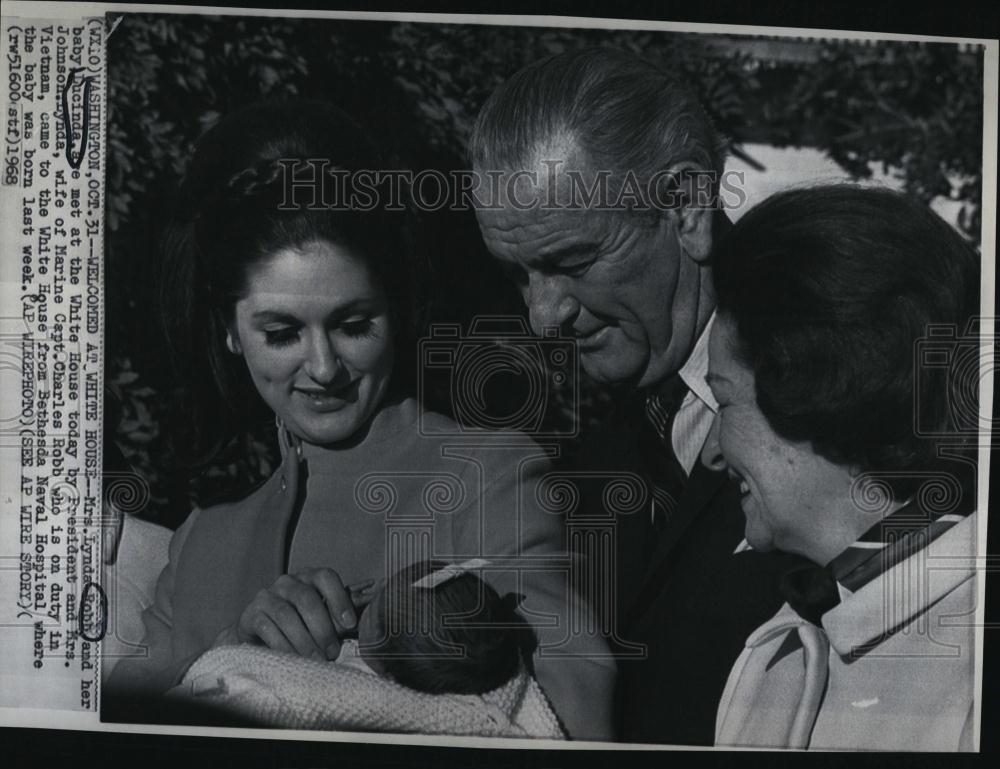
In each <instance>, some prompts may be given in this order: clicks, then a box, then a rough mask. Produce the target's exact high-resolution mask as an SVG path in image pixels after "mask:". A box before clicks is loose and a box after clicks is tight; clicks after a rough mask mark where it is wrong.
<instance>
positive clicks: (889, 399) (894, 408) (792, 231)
mask: <svg viewBox="0 0 1000 769" xmlns="http://www.w3.org/2000/svg"><path fill="white" fill-rule="evenodd" d="M713 261H714V265H713V276H714V283H715V288H716V291H717V295H718V306H719V311H720V313H723V314H725V315H727V316H729V317H731V318H732V319H733V320H734V321H735V326H736V330H737V334H738V349H737V350H735V351H734V352H735V353H736V354H737V356H738V358H740V359H741V360H742V361H743V362H744V363H746V364H747V365H748V366H749V367H750V368H751V369H752V370H753V373H754V375H755V379H756V387H757V403H758V405H759V406H760V409H761V411H762V412H763V413H764V415H765V416H766V417H767V419H768V421H769V422H770V424H771V426H772V427H773V428H774V430H775V431H776V432H777V433H778V434H779V435H782V436H784V437H785V438H787V439H789V440H797V441H809V442H811V443H812V445H813V447H814V449H815V450H816V451H817V453H819V454H821V455H822V456H825V457H826V458H828V459H830V460H831V461H834V462H837V463H840V464H844V465H849V466H852V467H855V468H857V469H858V470H860V471H869V472H878V473H883V474H885V477H886V481H887V483H888V485H889V486H890V488H892V490H893V493H894V496H896V497H897V498H905V497H906V496H908V495H910V494H912V493H913V491H914V490H915V487H916V486H917V485H919V483H920V482H921V478H920V475H919V474H920V473H926V472H927V471H930V470H932V469H933V468H935V467H937V466H938V465H939V464H940V462H939V458H938V451H937V450H938V446H939V444H940V442H941V437H942V436H946V438H947V440H948V441H949V442H950V443H952V444H955V443H961V441H962V433H963V427H962V425H961V424H960V422H961V418H960V416H961V415H960V414H958V413H957V412H958V411H960V410H969V409H973V410H975V409H976V403H970V402H968V399H969V390H968V388H966V389H965V391H964V392H963V393H961V394H960V393H958V392H957V391H956V387H955V382H954V381H953V380H952V377H950V376H949V372H948V371H946V370H943V369H942V370H931V369H929V368H927V367H922V365H921V360H920V357H919V356H918V355H917V353H918V351H919V349H920V346H921V343H922V342H921V340H923V339H925V338H926V335H927V333H928V330H929V329H930V328H931V327H932V326H935V327H937V328H938V329H940V328H941V327H942V326H944V327H946V328H948V329H951V331H952V332H953V334H954V338H955V342H954V344H955V346H956V351H958V347H959V346H960V345H961V344H963V341H962V339H963V335H964V334H965V333H967V331H968V329H969V328H970V326H969V323H970V321H971V320H972V318H974V316H975V314H976V312H977V309H978V299H979V273H978V259H977V256H976V253H975V252H974V251H973V249H972V248H971V247H970V246H969V245H968V244H967V243H966V242H965V241H964V240H963V239H962V237H961V236H959V235H958V234H957V233H956V232H955V231H954V230H953V229H952V228H951V227H950V226H949V225H948V224H947V223H946V222H944V221H943V220H942V219H941V218H939V217H938V216H937V215H936V214H934V213H933V212H932V211H930V210H929V209H928V208H927V207H926V206H925V205H923V204H922V203H920V202H918V201H916V200H913V199H911V198H910V197H908V196H906V195H904V194H902V193H897V192H893V191H890V190H886V189H877V188H864V187H859V186H853V185H831V186H826V187H815V188H809V189H794V190H789V191H786V192H782V193H779V194H777V195H775V196H773V197H771V198H769V199H768V200H766V201H765V202H763V203H762V204H760V205H759V206H757V207H756V208H754V209H752V210H751V211H750V212H749V213H747V214H746V216H744V217H743V218H742V219H741V220H740V221H739V222H738V223H737V224H736V225H735V227H734V228H733V229H732V230H731V231H730V232H729V233H727V235H726V236H725V237H724V238H723V239H722V240H721V241H720V242H719V243H718V245H717V248H716V250H715V252H714V254H713ZM938 339H940V338H938ZM944 368H947V367H944ZM951 373H954V372H951ZM972 373H973V374H974V375H975V376H976V379H977V380H978V374H977V373H976V372H975V371H973V372H972ZM972 394H973V395H972V398H973V400H974V399H975V386H974V385H973V387H972ZM959 395H962V396H964V397H965V398H966V402H964V403H957V402H956V399H957V398H958V397H959Z"/></svg>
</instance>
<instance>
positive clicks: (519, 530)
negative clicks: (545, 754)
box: [109, 102, 614, 739]
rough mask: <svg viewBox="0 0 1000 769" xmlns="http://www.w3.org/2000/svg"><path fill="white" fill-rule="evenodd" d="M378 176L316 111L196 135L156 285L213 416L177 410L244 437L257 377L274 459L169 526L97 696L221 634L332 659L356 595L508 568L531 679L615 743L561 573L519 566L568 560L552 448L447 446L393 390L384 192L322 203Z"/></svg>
mask: <svg viewBox="0 0 1000 769" xmlns="http://www.w3.org/2000/svg"><path fill="white" fill-rule="evenodd" d="M378 168H379V159H378V157H377V154H376V153H375V151H374V150H373V148H372V147H371V146H370V145H369V143H368V141H367V140H366V138H365V136H364V134H363V133H362V131H361V130H360V129H359V128H358V127H357V126H356V125H355V124H354V123H353V122H352V121H351V120H350V119H349V118H347V117H346V116H345V115H344V114H343V113H341V112H340V111H338V110H337V109H335V108H333V107H332V106H329V105H325V104H322V103H317V102H286V103H278V104H260V105H256V106H252V107H249V108H246V109H244V110H242V111H240V112H238V113H235V114H233V115H230V116H229V117H227V118H226V119H224V120H223V121H222V122H221V123H219V124H218V125H217V126H215V127H214V128H213V129H212V130H210V131H209V132H208V133H207V134H206V135H205V136H204V137H203V139H202V140H201V141H200V143H199V146H198V148H197V151H196V153H195V155H194V158H193V160H192V163H191V167H190V171H189V173H188V176H187V178H186V180H185V182H184V185H183V188H182V190H181V195H180V199H181V206H180V209H179V211H178V213H177V215H176V217H175V221H174V222H173V223H172V225H171V228H170V234H169V237H168V244H169V252H170V254H171V264H172V265H173V266H172V267H171V269H170V270H168V275H167V277H168V284H169V285H168V286H167V287H166V294H167V296H169V297H172V299H171V301H170V303H169V304H168V307H169V308H170V316H171V317H170V318H169V320H170V321H171V322H170V328H171V329H172V332H171V335H170V336H171V339H172V340H173V341H174V343H175V344H174V346H175V347H185V346H186V347H188V348H189V349H190V350H193V351H194V352H195V353H198V352H200V353H201V355H202V362H201V364H200V365H198V366H193V367H190V369H189V370H188V374H189V376H190V378H191V380H192V383H193V384H192V391H193V392H195V393H200V394H201V398H200V402H201V403H206V402H207V404H208V408H207V410H204V409H203V410H202V411H199V412H196V413H195V412H193V413H192V414H191V417H190V418H191V419H194V420H204V422H205V423H206V424H207V423H208V422H209V421H211V420H215V421H217V422H219V423H221V424H226V423H229V424H231V425H235V426H236V427H239V420H240V419H241V418H245V417H243V416H242V415H243V413H244V412H243V411H242V408H241V404H243V402H244V401H245V400H246V398H245V397H244V395H242V394H241V393H243V392H245V390H241V389H240V388H241V387H242V388H245V387H246V385H247V383H250V384H251V385H252V387H253V390H255V391H256V393H257V394H259V396H260V398H261V399H263V401H264V403H266V404H267V406H268V407H269V408H270V409H271V410H272V411H273V412H274V414H275V417H276V419H277V424H278V434H279V443H280V446H281V450H282V463H281V466H280V467H279V468H278V470H277V471H276V472H275V473H274V474H273V475H272V476H271V478H270V479H269V480H268V481H267V482H266V483H264V484H263V485H262V486H261V487H260V488H258V489H257V490H256V491H254V492H253V493H251V494H250V495H249V496H248V497H246V498H245V499H242V500H240V501H238V502H235V503H231V504H224V505H218V506H214V507H210V508H207V509H198V510H195V511H194V512H192V513H191V515H190V517H189V518H188V519H187V520H186V522H185V523H184V524H183V526H181V528H180V529H179V530H178V531H177V532H176V534H175V535H174V537H173V541H172V543H171V546H170V562H169V564H168V566H167V567H166V568H165V569H164V571H163V573H162V574H161V576H160V579H159V582H158V585H157V589H156V599H155V602H154V604H153V605H152V606H151V607H150V608H149V609H148V610H147V611H146V613H145V615H144V624H145V629H146V638H145V641H144V643H145V645H146V646H148V657H147V658H145V659H139V660H135V661H132V660H123V661H122V662H121V663H120V664H119V665H118V667H117V668H116V669H115V670H114V672H113V674H112V678H111V681H110V687H109V689H110V690H111V691H112V692H114V691H118V692H119V693H122V694H130V695H132V696H135V695H139V694H144V693H146V694H155V693H159V692H163V691H165V690H166V689H167V688H169V687H170V686H171V685H173V684H174V683H176V682H177V681H178V680H179V679H180V677H181V676H182V675H183V673H184V671H185V670H186V669H187V667H188V666H189V665H190V664H191V662H192V661H193V660H194V659H195V658H197V657H198V656H199V655H200V654H202V653H203V652H204V651H206V650H207V649H209V648H211V647H213V646H215V645H221V644H231V643H240V642H245V643H255V644H262V645H265V646H268V647H270V648H273V649H278V650H283V651H287V652H293V653H296V654H300V655H303V656H307V657H312V658H314V659H335V658H336V657H337V654H338V652H339V647H340V639H341V638H343V637H344V636H345V635H350V634H352V633H353V632H355V625H356V621H357V616H356V610H355V605H354V600H356V598H355V599H354V600H352V593H356V592H357V589H358V588H359V586H361V587H363V586H365V585H367V584H370V583H372V582H373V581H375V580H379V579H383V578H385V577H387V576H388V575H389V574H392V573H394V572H396V571H398V570H399V569H400V568H403V567H405V566H407V565H409V564H410V563H413V562H416V561H419V560H422V559H425V558H429V557H432V556H433V557H437V558H444V559H457V560H464V559H466V558H469V557H473V556H475V557H483V558H487V559H490V560H491V561H493V562H500V563H503V561H504V559H505V558H506V559H507V563H508V567H507V568H504V567H498V568H497V569H496V570H494V571H489V572H484V575H483V576H484V578H485V579H487V580H488V581H490V582H491V583H492V584H493V586H494V587H495V589H496V590H497V591H498V592H499V593H500V594H505V593H507V592H512V591H514V592H517V593H521V594H524V595H525V600H524V602H523V603H522V604H521V613H522V614H523V615H524V616H525V618H526V619H527V620H528V621H529V622H530V623H532V624H533V625H535V628H536V632H537V633H538V637H539V648H540V649H544V647H545V645H546V643H548V644H549V645H550V646H552V645H555V644H558V643H560V642H561V641H563V640H564V639H565V641H566V642H565V643H563V644H562V646H561V651H562V652H563V654H562V655H561V656H550V657H544V656H537V655H536V656H537V659H536V660H535V670H536V675H537V677H538V680H539V683H540V684H541V686H542V687H543V689H544V690H545V692H546V694H547V695H548V697H549V698H550V700H551V702H552V704H553V706H554V708H555V710H556V712H557V714H558V715H559V717H560V718H561V719H562V721H563V724H564V726H565V727H566V729H567V731H568V733H569V734H570V736H571V737H576V738H591V739H600V738H604V739H606V738H609V737H610V736H611V735H610V733H609V728H610V727H609V724H610V722H611V719H610V709H611V699H612V688H613V682H614V667H613V664H611V663H609V661H608V660H607V658H606V647H605V644H604V642H603V640H602V639H601V638H599V637H598V636H596V635H586V634H584V635H579V634H577V635H571V634H569V632H568V631H567V628H568V627H569V625H568V622H569V618H570V615H571V613H572V612H574V611H584V607H582V606H581V605H580V602H579V600H578V599H577V598H576V596H575V594H574V593H572V591H571V590H570V589H569V587H568V584H569V583H568V581H567V579H566V577H565V575H560V574H559V573H558V572H557V571H552V570H547V571H543V570H538V569H532V568H530V563H531V560H532V559H533V558H537V557H539V556H545V557H549V556H555V557H562V558H565V556H566V548H565V544H564V538H565V537H564V531H563V522H562V521H561V520H560V519H559V518H558V517H557V516H553V515H551V514H548V513H545V512H543V511H542V510H541V509H540V508H539V507H538V503H537V502H536V497H535V491H536V488H535V487H536V484H537V483H538V481H539V479H540V477H541V475H542V474H544V472H545V471H546V469H547V460H546V454H545V452H544V451H543V450H542V449H541V448H539V447H538V446H537V445H535V444H533V443H531V442H530V440H528V439H524V440H523V441H520V442H519V444H518V446H517V447H514V448H512V447H510V446H509V445H507V446H505V447H504V446H496V445H492V444H491V443H490V441H489V440H488V439H487V440H483V439H480V440H477V441H475V442H474V444H472V445H470V444H469V443H468V442H465V443H463V442H462V441H461V440H459V439H457V438H456V439H452V438H447V437H440V436H448V435H451V436H457V435H460V432H461V431H460V430H459V429H458V428H457V426H456V425H453V424H451V423H449V422H448V420H446V419H445V418H444V417H441V416H437V415H433V414H421V409H420V407H419V406H418V404H417V402H416V401H415V400H414V399H413V398H412V397H409V395H408V393H409V392H410V391H411V390H412V388H413V384H412V383H413V370H412V363H413V360H414V358H415V350H416V347H415V336H416V329H417V326H416V323H415V320H414V312H413V306H414V290H413V279H412V268H411V267H410V265H409V264H408V254H407V251H406V249H405V247H404V245H403V238H402V237H401V229H400V225H399V224H398V223H397V222H396V221H395V220H394V217H398V216H399V214H398V213H394V212H393V211H392V210H387V208H389V207H388V206H386V205H385V202H386V201H384V200H381V199H379V196H378V193H379V190H377V189H376V190H375V191H374V192H375V194H373V195H370V196H369V199H368V203H367V204H365V205H363V206H362V208H361V209H359V208H356V209H354V210H351V209H349V208H348V207H347V206H346V205H345V198H344V197H343V196H342V195H341V196H340V197H338V196H337V194H336V191H335V190H336V188H337V184H339V182H338V179H342V178H343V177H344V175H345V174H351V173H352V172H355V171H363V170H369V171H370V170H375V169H378ZM323 184H327V185H328V186H327V187H326V189H325V190H324V189H323V188H322V186H321V185H323ZM362 209H364V210H362ZM206 385H207V386H206ZM421 426H423V427H428V426H429V427H430V428H431V429H427V430H423V431H422V430H421V429H420V428H421ZM431 436H435V437H431ZM526 564H527V566H526ZM567 652H568V653H569V654H568V655H567V654H566V653H567Z"/></svg>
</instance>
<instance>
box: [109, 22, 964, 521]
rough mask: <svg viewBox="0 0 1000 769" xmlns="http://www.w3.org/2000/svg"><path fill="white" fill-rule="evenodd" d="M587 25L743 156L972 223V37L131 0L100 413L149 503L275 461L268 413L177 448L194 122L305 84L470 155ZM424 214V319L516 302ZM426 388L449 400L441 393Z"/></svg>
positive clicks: (396, 130)
mask: <svg viewBox="0 0 1000 769" xmlns="http://www.w3.org/2000/svg"><path fill="white" fill-rule="evenodd" d="M594 45H597V46H613V47H617V48H623V49H628V50H632V51H635V52H637V53H639V54H640V55H642V56H644V57H646V58H648V59H649V60H651V61H654V62H658V63H660V64H661V65H663V66H664V67H666V68H667V69H669V70H672V71H675V72H679V73H681V74H682V76H683V77H684V78H685V79H686V80H687V81H688V82H690V84H691V85H692V87H693V88H694V89H695V90H696V91H697V93H698V94H699V95H700V97H701V99H702V101H703V103H704V104H705V106H706V108H707V109H708V111H709V113H710V115H711V116H712V118H713V119H714V121H715V123H716V126H717V128H718V129H719V130H720V131H721V132H722V133H723V134H725V136H726V137H728V142H729V147H730V151H731V152H732V153H733V154H735V155H737V156H739V157H741V158H742V159H744V160H745V161H746V162H749V163H750V164H751V165H753V164H754V160H753V158H752V153H751V154H748V153H747V151H746V150H745V145H747V144H749V143H752V142H763V143H767V144H771V145H775V146H810V147H815V148H818V149H821V150H822V151H824V152H825V153H827V154H828V155H829V157H830V158H832V159H833V160H835V161H836V162H837V163H838V164H839V165H841V166H842V167H843V168H844V169H845V170H846V171H847V172H848V173H850V174H851V175H852V176H854V177H856V178H865V177H867V176H869V175H870V172H871V167H872V166H871V164H882V165H883V166H884V167H885V168H886V169H893V170H894V171H895V172H896V173H898V174H900V175H901V177H902V179H901V181H902V183H903V185H904V187H905V188H906V189H907V190H908V191H910V192H911V193H912V194H914V195H916V196H918V197H920V198H921V199H922V200H924V201H927V202H929V201H930V200H931V199H932V198H934V197H935V196H941V195H943V196H946V197H950V198H953V199H957V200H960V201H961V202H962V215H961V218H960V221H959V227H960V229H961V230H962V231H963V233H964V234H965V235H966V237H968V238H969V239H970V240H972V241H974V242H978V234H979V228H980V211H981V156H982V120H983V106H982V92H983V82H982V73H983V56H982V52H981V50H979V49H976V48H971V47H967V48H959V47H957V46H954V45H944V44H913V43H877V44H872V43H857V42H845V41H823V40H789V39H783V40H776V39H766V38H747V37H736V36H708V35H697V34H680V33H659V32H629V31H604V30H577V29H541V28H531V27H491V26H458V25H442V24H434V25H431V24H408V23H406V24H397V23H384V22H367V21H366V22H360V21H325V20H316V19H300V20H287V19H276V18H250V17H242V18H237V17H209V16H194V15H191V16H184V15H165V16H160V15H151V14H127V15H125V16H124V18H123V19H122V21H121V23H120V25H119V26H118V28H117V29H116V30H115V32H114V33H113V34H112V35H111V37H110V39H109V42H108V47H109V60H108V61H109V64H108V76H109V88H110V93H109V110H108V176H107V250H106V265H107V294H106V296H107V300H106V301H107V315H106V318H107V332H106V334H107V345H106V354H107V358H106V374H107V382H108V385H109V387H110V389H111V390H112V391H113V392H115V393H116V394H117V396H118V399H117V403H115V402H109V408H108V414H109V419H110V423H109V425H108V429H109V430H110V431H113V434H114V438H115V441H116V443H117V444H118V445H119V447H120V448H121V450H122V452H123V454H124V455H125V458H126V459H127V460H128V462H129V463H131V464H132V465H133V467H134V468H135V469H136V470H137V471H138V472H139V473H140V474H141V475H142V476H143V477H144V478H145V479H146V481H147V482H148V483H149V486H150V491H151V496H150V499H149V503H148V506H147V509H146V510H145V511H144V513H143V517H145V518H148V519H149V520H153V521H156V522H159V523H163V524H166V525H168V526H176V525H177V524H179V523H180V522H181V521H182V520H183V519H184V517H185V516H186V515H187V513H188V512H189V510H190V509H191V507H192V506H193V505H194V504H206V503H208V502H210V501H212V500H216V499H219V498H224V497H238V496H241V495H244V494H245V493H247V491H248V490H249V489H250V488H251V487H252V486H253V485H255V484H256V483H258V482H259V481H260V480H262V479H263V478H264V477H266V476H267V475H268V474H269V473H270V472H271V471H272V470H273V468H274V466H275V458H276V452H275V447H274V445H273V435H272V433H273V422H272V423H270V424H269V425H268V424H262V425H260V426H259V428H255V429H252V430H250V431H249V432H248V434H247V435H245V436H242V437H241V438H240V439H239V440H238V441H237V442H235V443H234V444H233V445H232V446H230V447H229V448H228V450H226V451H225V452H223V453H222V454H221V455H220V456H219V457H218V458H217V459H216V460H215V461H214V462H212V463H211V464H210V465H208V466H202V467H193V466H189V465H187V464H185V462H184V461H183V460H182V458H181V453H180V452H178V451H177V450H176V447H175V446H174V445H173V443H172V440H171V432H172V431H171V427H172V425H176V424H177V420H182V419H184V415H183V414H180V413H178V412H177V411H176V409H174V408H173V407H172V393H173V392H174V390H175V388H176V384H177V382H176V379H175V374H174V373H173V372H172V370H171V366H170V362H169V361H167V360H164V358H163V354H162V352H161V351H162V349H163V347H162V344H161V342H160V339H159V336H158V333H159V332H158V330H157V329H158V327H157V323H156V320H155V319H154V318H152V317H150V313H149V309H148V308H149V307H150V306H151V304H152V302H151V298H152V290H153V286H152V285H151V275H152V272H151V269H150V264H151V258H152V255H153V254H154V253H155V250H156V239H157V235H158V232H159V227H160V225H161V224H162V220H163V217H164V212H165V211H166V210H167V207H168V202H169V200H170V195H171V194H172V192H173V191H174V190H175V189H176V187H177V184H178V182H179V180H180V178H181V176H182V175H183V173H184V171H185V168H186V163H187V161H188V159H189V158H190V156H191V154H192V148H193V145H194V142H195V141H196V139H197V138H198V137H199V136H200V135H201V134H202V133H203V132H204V131H205V130H206V129H207V128H208V127H209V126H210V125H211V124H212V123H213V122H214V121H216V120H217V119H218V118H219V117H220V116H221V115H223V114H225V113H227V112H228V111H230V110H232V109H234V108H236V107H238V106H241V105H243V104H246V103H248V102H251V101H256V100H259V99H267V98H278V97H282V96H287V95H296V96H304V97H312V98H322V99H327V100H330V101H332V102H334V103H335V104H337V105H339V106H340V107H342V108H343V109H344V110H346V111H347V112H348V113H349V114H351V115H352V116H354V117H355V119H357V120H358V121H359V122H360V123H361V124H362V125H363V126H365V127H366V128H367V130H368V131H369V132H370V135H371V136H372V137H373V139H374V140H375V142H376V143H377V144H378V145H379V146H380V147H381V148H382V150H383V152H384V154H385V156H386V158H387V160H388V161H389V162H391V163H392V164H393V166H394V167H398V168H411V169H431V168H433V169H441V170H447V169H452V168H464V167H466V166H467V164H466V162H465V159H464V147H465V142H466V139H467V137H468V134H469V131H470V129H471V126H472V122H473V120H474V119H475V115H476V113H477V110H478V109H479V106H480V105H481V104H482V103H483V102H484V101H485V99H486V98H487V96H488V95H489V94H490V92H491V91H492V90H493V89H494V88H495V87H496V86H497V85H499V84H500V83H501V82H502V81H503V80H505V79H506V78H507V77H508V76H509V75H511V74H512V73H513V72H514V71H516V70H517V69H518V68H520V67H521V66H523V65H524V64H527V63H529V62H531V61H534V60H536V59H538V58H541V57H544V56H547V55H550V54H554V53H558V52H561V51H564V50H567V49H574V48H579V47H584V46H594ZM416 229H417V232H416V241H417V247H418V248H420V249H423V251H424V252H425V253H426V255H427V256H428V257H429V259H430V263H431V270H432V275H431V280H430V281H429V282H430V283H431V284H432V286H433V290H434V295H433V297H432V301H431V312H430V318H429V320H431V321H435V322H436V321H449V322H459V323H462V324H463V326H466V325H467V324H468V323H469V322H470V320H471V319H472V318H473V316H475V315H477V314H483V313H491V314H520V313H521V312H522V307H521V303H520V300H519V298H518V297H517V295H516V293H515V292H514V290H513V288H512V287H509V286H508V285H507V284H506V282H505V281H504V279H503V277H502V275H501V274H500V272H499V270H498V269H497V268H496V267H495V266H494V264H493V263H492V262H491V261H490V259H489V258H488V254H487V253H486V251H485V249H484V247H483V245H482V242H481V239H480V237H479V231H478V229H477V226H476V222H475V218H474V216H473V215H472V213H471V212H450V211H440V212H435V213H421V214H419V215H418V220H417V227H416ZM189 373H190V372H189ZM583 389H584V393H583V395H584V397H583V402H584V406H585V412H586V414H588V415H599V414H600V412H601V410H602V407H603V406H604V405H606V404H607V402H608V399H609V398H610V397H611V396H610V395H609V394H608V393H605V392H601V391H598V390H596V389H595V388H592V387H587V385H586V382H584V383H583ZM432 405H433V406H434V407H435V408H438V409H439V410H446V411H447V410H448V403H447V399H446V398H442V399H439V400H438V401H437V402H434V403H432ZM555 405H556V406H557V407H558V406H559V405H560V404H558V403H557V404H555ZM556 411H558V409H556ZM555 418H558V417H555Z"/></svg>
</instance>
